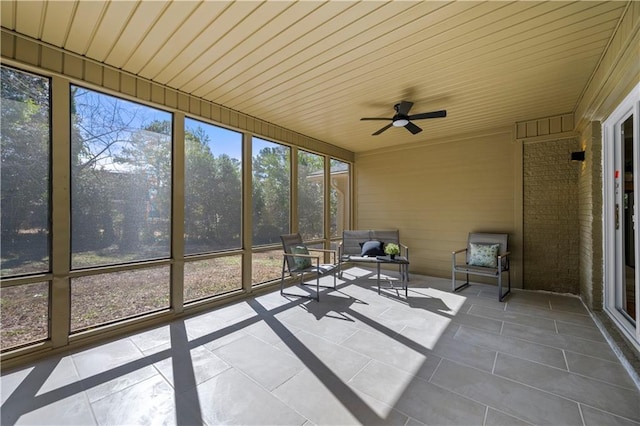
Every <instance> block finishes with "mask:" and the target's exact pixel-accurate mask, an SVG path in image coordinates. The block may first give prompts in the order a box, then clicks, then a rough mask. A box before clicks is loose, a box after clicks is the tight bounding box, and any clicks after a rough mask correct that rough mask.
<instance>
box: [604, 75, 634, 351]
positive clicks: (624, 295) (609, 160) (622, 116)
mask: <svg viewBox="0 0 640 426" xmlns="http://www.w3.org/2000/svg"><path fill="white" fill-rule="evenodd" d="M639 116H640V85H638V86H637V87H636V88H635V89H634V90H633V91H632V93H631V94H630V95H629V96H627V98H626V99H625V100H624V101H623V102H622V103H621V104H620V106H619V107H618V108H617V109H616V110H615V111H614V112H613V114H611V116H610V117H609V118H608V119H607V120H606V121H605V122H604V126H603V137H604V154H605V156H604V160H605V164H604V172H605V174H604V184H605V232H606V234H607V235H606V240H605V241H606V242H605V244H606V245H605V270H606V277H605V310H606V311H607V312H608V313H609V315H610V316H611V317H612V319H613V320H614V322H616V323H617V324H618V326H619V328H620V329H621V330H622V331H623V332H624V333H625V334H626V335H627V336H628V337H629V338H630V339H631V340H632V341H634V342H635V343H636V345H637V346H639V347H640V328H639V327H638V314H639V312H640V309H639V307H638V301H639V293H640V291H639V288H640V286H639V283H640V273H639V271H636V265H638V263H639V261H638V258H639V253H640V248H639V247H638V244H639V242H640V238H639V236H640V215H639V214H638V211H639V205H638V194H639V193H640V191H639V185H640V137H639V135H640V132H639V130H640V129H639V127H640V126H639Z"/></svg>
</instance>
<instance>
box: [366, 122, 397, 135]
mask: <svg viewBox="0 0 640 426" xmlns="http://www.w3.org/2000/svg"><path fill="white" fill-rule="evenodd" d="M391 126H393V123H389V124H387V125H386V126H384V127H383V128H382V129H380V130H378V131H377V132H375V133H373V134H371V136H377V135H379V134H380V133H382V132H384V131H385V130H387V129H388V128H389V127H391Z"/></svg>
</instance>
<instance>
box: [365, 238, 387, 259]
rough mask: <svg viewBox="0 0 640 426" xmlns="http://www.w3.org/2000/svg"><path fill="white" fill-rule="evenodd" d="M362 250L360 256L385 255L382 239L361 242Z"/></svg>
mask: <svg viewBox="0 0 640 426" xmlns="http://www.w3.org/2000/svg"><path fill="white" fill-rule="evenodd" d="M360 247H362V251H360V256H367V257H376V256H384V243H383V242H382V241H377V240H372V241H365V242H363V243H360Z"/></svg>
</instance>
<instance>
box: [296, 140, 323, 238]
mask: <svg viewBox="0 0 640 426" xmlns="http://www.w3.org/2000/svg"><path fill="white" fill-rule="evenodd" d="M298 229H299V230H300V235H302V238H303V239H304V240H314V239H320V238H323V237H324V157H323V156H321V155H316V154H312V153H310V152H306V151H298Z"/></svg>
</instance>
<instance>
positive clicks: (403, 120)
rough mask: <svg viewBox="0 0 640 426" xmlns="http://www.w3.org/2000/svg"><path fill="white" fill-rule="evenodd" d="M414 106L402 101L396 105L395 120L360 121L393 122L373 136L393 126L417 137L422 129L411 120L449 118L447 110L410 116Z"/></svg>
mask: <svg viewBox="0 0 640 426" xmlns="http://www.w3.org/2000/svg"><path fill="white" fill-rule="evenodd" d="M412 106H413V102H407V101H400V103H399V104H395V105H394V106H393V109H395V110H396V114H395V115H394V116H393V118H372V117H365V118H361V119H360V120H384V121H388V120H391V123H389V124H387V125H386V126H384V127H383V128H382V129H380V130H378V131H377V132H375V133H373V134H372V136H376V135H379V134H380V133H382V132H384V131H385V130H387V129H388V128H390V127H391V126H393V127H404V128H405V129H407V130H408V131H410V132H411V133H413V134H414V135H415V134H416V133H420V132H421V131H422V129H421V128H420V127H418V126H416V125H415V124H413V123H412V122H411V120H422V119H425V118H440V117H446V116H447V111H446V110H441V111H432V112H423V113H420V114H413V115H409V110H410V109H411V107H412Z"/></svg>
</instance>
